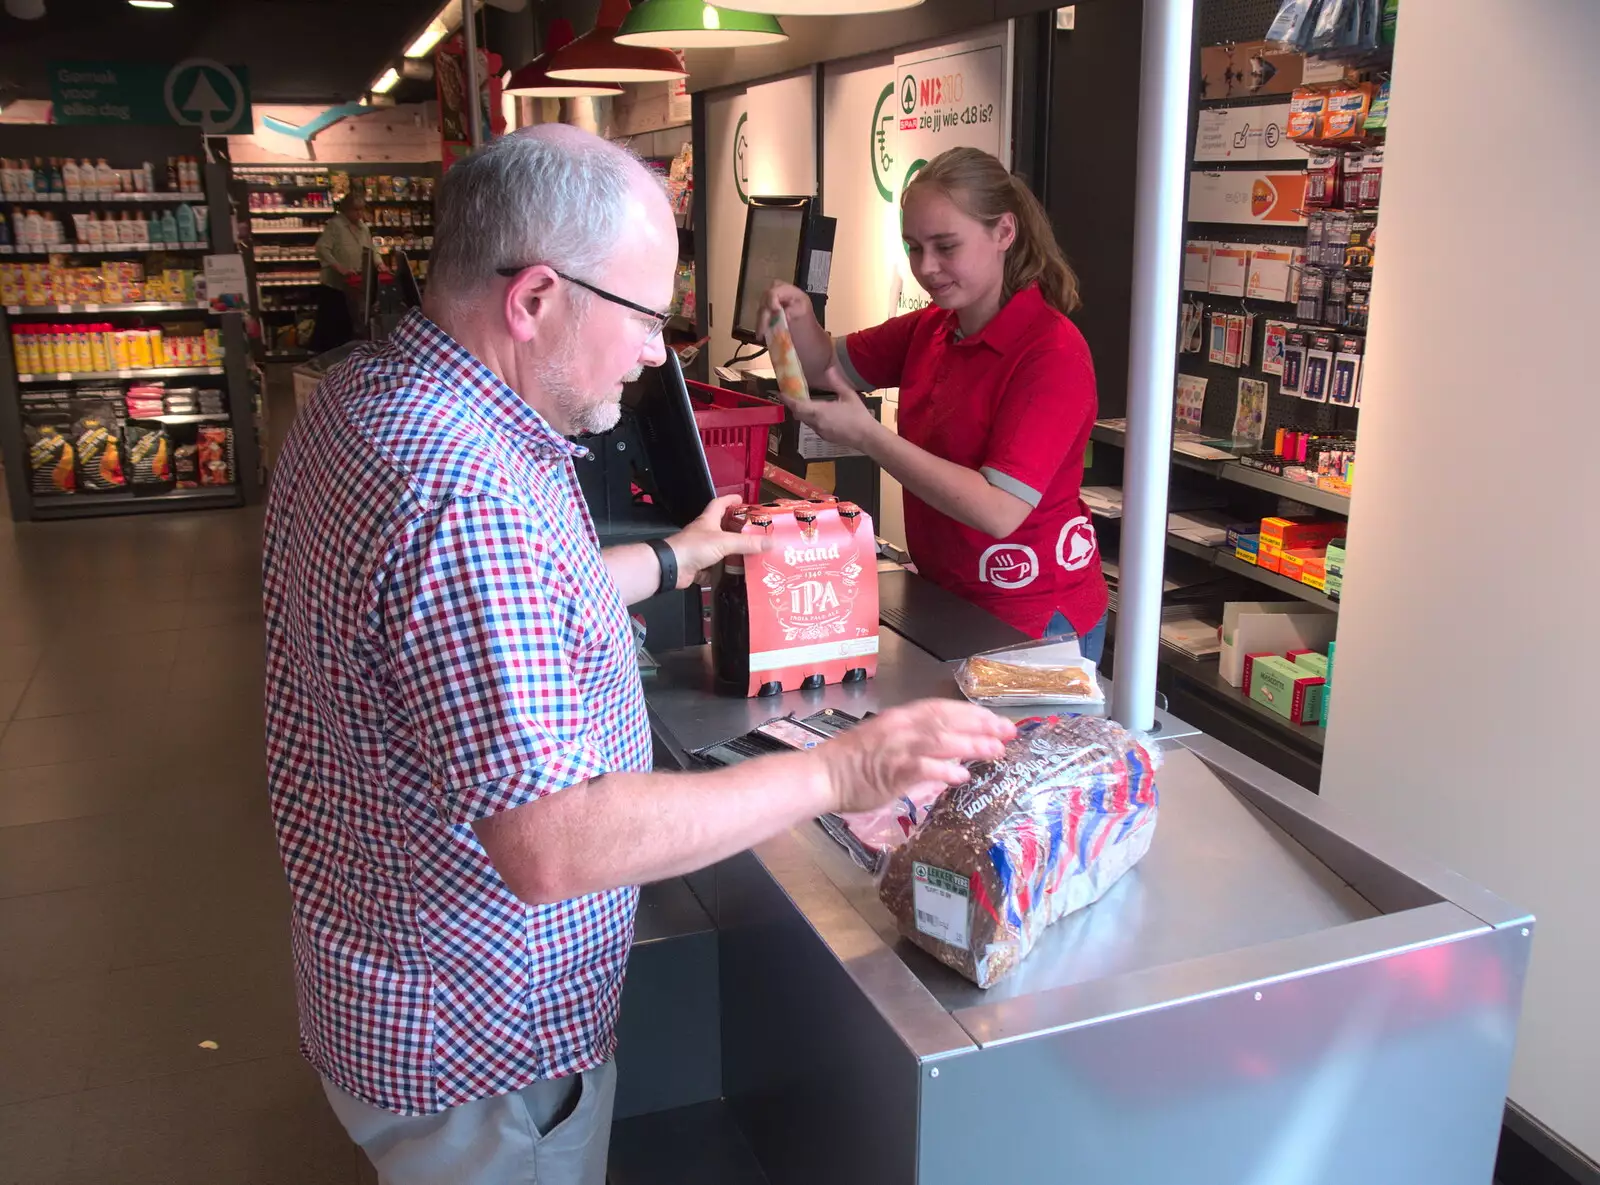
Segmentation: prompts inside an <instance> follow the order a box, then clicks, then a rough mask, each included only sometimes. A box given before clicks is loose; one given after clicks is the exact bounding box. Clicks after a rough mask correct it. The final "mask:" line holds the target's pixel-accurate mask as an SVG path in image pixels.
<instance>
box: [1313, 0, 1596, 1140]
mask: <svg viewBox="0 0 1600 1185" xmlns="http://www.w3.org/2000/svg"><path fill="white" fill-rule="evenodd" d="M1597 47H1600V4H1596V3H1594V0H1523V2H1522V3H1518V4H1515V5H1511V6H1507V5H1506V4H1504V3H1503V0H1406V3H1405V5H1404V7H1403V9H1402V12H1401V16H1400V26H1399V43H1398V46H1397V53H1396V58H1395V88H1394V113H1393V119H1392V125H1391V133H1390V136H1389V145H1390V147H1389V152H1388V159H1387V162H1386V169H1385V173H1384V193H1383V210H1382V221H1381V229H1380V232H1379V239H1380V251H1379V258H1378V268H1377V275H1376V287H1375V290H1374V292H1373V302H1372V306H1373V308H1372V326H1373V329H1372V333H1371V336H1370V338H1369V350H1370V354H1369V358H1368V363H1367V376H1366V382H1365V387H1364V389H1363V396H1362V417H1361V421H1362V422H1361V446H1360V454H1359V460H1358V463H1357V470H1356V488H1355V498H1354V502H1353V504H1352V515H1351V520H1350V571H1349V575H1348V578H1347V580H1346V584H1345V597H1344V601H1343V604H1342V607H1341V611H1340V625H1339V651H1338V658H1337V663H1336V668H1335V679H1334V691H1333V711H1332V716H1331V720H1330V733H1329V738H1328V747H1327V756H1326V762H1325V766H1324V775H1323V784H1322V792H1323V794H1324V796H1325V797H1327V798H1328V799H1329V800H1330V801H1332V802H1333V803H1335V804H1337V805H1338V806H1340V807H1343V808H1345V809H1347V810H1351V811H1353V812H1355V813H1356V814H1358V815H1360V816H1363V817H1365V818H1367V819H1370V820H1373V821H1375V822H1377V823H1379V824H1381V825H1383V826H1385V827H1387V828H1391V829H1393V830H1395V831H1397V832H1401V833H1405V834H1407V835H1409V836H1410V837H1412V838H1413V839H1414V840H1415V842H1416V843H1417V844H1418V845H1419V847H1420V848H1422V849H1424V850H1426V851H1428V852H1429V853H1431V854H1432V855H1433V856H1434V857H1436V858H1438V859H1441V860H1442V861H1444V862H1445V863H1447V864H1449V865H1450V866H1452V867H1453V868H1455V869H1457V870H1458V871H1460V872H1461V873H1463V874H1464V875H1466V876H1467V877H1469V878H1471V879H1472V880H1475V881H1477V882H1479V883H1481V884H1483V885H1485V886H1486V887H1488V888H1490V889H1492V890H1494V891H1495V892H1497V893H1499V894H1501V895H1502V896H1504V897H1506V898H1508V899H1509V900H1511V901H1512V902H1513V903H1515V904H1516V905H1518V906H1522V907H1525V908H1528V909H1531V910H1533V911H1534V912H1535V913H1536V914H1537V915H1538V918H1539V925H1538V929H1537V931H1536V932H1535V936H1534V945H1533V967H1532V972H1531V974H1530V977H1529V981H1528V993H1527V997H1526V1001H1525V1005H1524V1011H1523V1019H1522V1028H1521V1032H1520V1038H1519V1046H1518V1054H1517V1062H1516V1068H1515V1071H1514V1073H1513V1078H1512V1084H1511V1097H1512V1099H1513V1100H1515V1101H1516V1102H1517V1103H1519V1104H1520V1105H1522V1106H1523V1107H1525V1108H1527V1109H1528V1110H1529V1111H1530V1112H1532V1113H1533V1115H1534V1116H1535V1117H1537V1118H1538V1119H1540V1120H1542V1121H1543V1122H1544V1123H1545V1124H1546V1125H1548V1126H1549V1127H1551V1128H1553V1129H1554V1130H1555V1131H1556V1132H1557V1133H1558V1134H1560V1135H1561V1136H1563V1137H1564V1138H1565V1139H1566V1140H1568V1141H1570V1142H1571V1143H1573V1144H1575V1145H1577V1146H1578V1147H1579V1148H1580V1149H1581V1150H1583V1151H1584V1152H1585V1153H1586V1154H1587V1155H1589V1156H1590V1157H1593V1158H1596V1159H1600V1005H1597V1003H1596V998H1597V997H1596V990H1595V985H1596V983H1597V982H1600V855H1597V853H1596V837H1597V836H1600V772H1597V770H1600V756H1597V754H1596V753H1595V752H1594V751H1593V750H1592V749H1590V747H1589V746H1590V745H1592V744H1594V743H1595V740H1596V737H1597V733H1600V730H1596V729H1595V725H1594V711H1593V707H1592V704H1593V700H1594V698H1595V697H1594V695H1593V691H1592V680H1593V678H1594V675H1595V672H1596V670H1597V669H1600V643H1597V641H1596V639H1597V638H1600V630H1597V628H1596V609H1595V605H1596V589H1597V586H1600V561H1597V560H1596V558H1595V551H1594V549H1595V546H1596V543H1597V541H1600V531H1597V530H1596V528H1595V521H1596V520H1595V518H1594V516H1595V514H1596V513H1597V511H1600V481H1597V478H1596V474H1597V473H1600V464H1597V462H1596V459H1595V454H1594V448H1595V436H1594V432H1593V429H1592V424H1593V407H1594V403H1595V392H1596V386H1597V385H1596V381H1595V371H1594V365H1595V363H1594V357H1595V350H1596V337H1597V335H1596V331H1595V315H1594V309H1595V297H1594V288H1595V284H1596V281H1597V279H1600V224H1597V223H1596V220H1595V219H1596V211H1597V210H1600V201H1597V198H1596V195H1597V194H1600V154H1597V153H1596V152H1595V150H1594V145H1593V139H1594V134H1593V122H1592V114H1591V110H1590V109H1591V107H1592V104H1591V103H1590V102H1589V101H1588V95H1587V89H1588V88H1589V87H1590V86H1591V85H1592V78H1593V73H1594V55H1595V51H1596V48H1597ZM1490 79H1493V80H1497V81H1493V82H1487V81H1486V80H1490ZM1483 86H1488V91H1487V92H1486V93H1485V96H1484V99H1485V101H1483V102H1481V103H1471V104H1469V107H1468V108H1463V107H1462V106H1461V104H1460V98H1461V96H1462V94H1463V93H1464V91H1463V88H1465V91H1466V92H1472V91H1473V90H1474V88H1478V87H1483Z"/></svg>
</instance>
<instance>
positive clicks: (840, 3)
mask: <svg viewBox="0 0 1600 1185" xmlns="http://www.w3.org/2000/svg"><path fill="white" fill-rule="evenodd" d="M921 3H922V0H723V4H722V7H723V8H737V9H738V10H739V11H740V12H761V13H769V14H771V15H773V16H855V15H856V14H858V13H863V12H893V11H896V10H898V9H901V8H915V7H916V6H917V5H919V4H921Z"/></svg>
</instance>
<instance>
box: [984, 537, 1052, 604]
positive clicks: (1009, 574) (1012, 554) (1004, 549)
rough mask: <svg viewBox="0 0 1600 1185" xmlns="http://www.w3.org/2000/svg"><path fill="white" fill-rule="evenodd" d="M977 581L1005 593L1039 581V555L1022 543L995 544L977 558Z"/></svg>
mask: <svg viewBox="0 0 1600 1185" xmlns="http://www.w3.org/2000/svg"><path fill="white" fill-rule="evenodd" d="M978 579H979V580H981V581H982V582H983V583H984V584H992V585H994V587H996V588H998V589H1003V590H1005V591H1006V592H1014V591H1015V590H1017V589H1019V588H1027V587H1028V585H1030V584H1032V583H1033V582H1034V581H1035V580H1037V579H1039V553H1038V552H1036V551H1034V550H1033V548H1031V547H1028V546H1027V545H1026V544H1022V543H996V544H995V545H994V546H993V547H991V548H990V549H989V550H988V551H986V552H984V553H983V554H982V555H981V556H979V557H978Z"/></svg>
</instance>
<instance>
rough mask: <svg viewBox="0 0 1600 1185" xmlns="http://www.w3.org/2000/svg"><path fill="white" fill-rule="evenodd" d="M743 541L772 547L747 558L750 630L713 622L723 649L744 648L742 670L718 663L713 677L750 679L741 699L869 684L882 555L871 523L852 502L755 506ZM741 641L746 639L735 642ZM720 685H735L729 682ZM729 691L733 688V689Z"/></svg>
mask: <svg viewBox="0 0 1600 1185" xmlns="http://www.w3.org/2000/svg"><path fill="white" fill-rule="evenodd" d="M749 510H750V513H749V514H748V515H747V516H746V520H745V526H744V532H745V533H746V534H755V533H761V534H766V535H767V536H769V538H770V539H771V545H770V547H769V548H768V549H767V550H766V551H765V552H762V553H761V554H759V555H753V556H748V557H746V558H745V560H744V594H743V597H742V598H722V597H720V596H719V605H726V606H728V608H727V609H725V610H724V613H725V614H726V613H728V612H733V613H738V611H739V610H738V604H739V601H740V600H741V599H742V601H743V603H744V615H745V616H746V624H747V626H748V629H747V631H740V630H739V629H738V628H737V627H738V623H737V622H729V621H726V620H724V621H721V622H716V621H714V622H713V628H714V629H715V631H716V634H717V636H718V637H719V638H721V639H724V650H725V651H727V650H728V649H731V648H732V647H733V646H736V645H739V644H740V643H742V644H743V645H744V646H745V647H746V648H747V650H748V662H747V664H740V663H738V662H736V661H726V660H728V659H731V658H737V657H742V656H731V655H727V654H726V653H725V654H724V657H723V659H719V670H721V669H726V670H728V671H730V672H731V671H732V670H734V669H735V668H739V669H741V670H742V671H747V672H748V676H747V679H746V684H745V688H744V693H745V694H746V695H750V696H754V695H770V694H774V693H776V692H778V691H780V690H781V691H795V690H798V689H799V688H800V687H801V686H807V687H820V686H822V685H823V684H826V683H842V682H855V681H857V680H861V679H867V678H870V677H872V676H873V675H875V674H876V673H877V670H878V553H877V540H876V539H875V537H874V535H873V530H872V519H871V517H870V516H869V515H867V514H866V512H864V511H863V510H862V509H861V508H860V507H858V506H856V505H855V504H854V503H851V502H828V503H823V504H813V503H801V504H800V505H798V506H794V507H787V508H781V509H780V508H771V507H751V508H749ZM741 633H742V634H743V637H741V636H740V635H741ZM724 682H725V683H728V684H732V683H733V682H734V681H733V680H730V679H725V680H724ZM729 690H736V687H734V686H730V687H729Z"/></svg>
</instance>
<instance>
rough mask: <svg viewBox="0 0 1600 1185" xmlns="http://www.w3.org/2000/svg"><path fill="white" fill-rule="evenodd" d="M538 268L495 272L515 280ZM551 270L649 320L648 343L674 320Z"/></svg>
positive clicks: (525, 265) (513, 268) (499, 269)
mask: <svg viewBox="0 0 1600 1185" xmlns="http://www.w3.org/2000/svg"><path fill="white" fill-rule="evenodd" d="M537 266H538V265H537V264H532V263H527V264H523V265H522V266H521V267H497V268H495V269H494V270H495V272H496V274H497V275H502V276H505V277H506V278H507V279H515V278H516V277H517V276H520V275H521V274H522V273H523V272H525V271H527V270H528V269H529V268H530V267H537ZM550 270H551V271H553V272H555V273H556V275H558V276H560V277H561V278H562V279H563V280H565V281H566V282H567V283H569V284H576V285H577V286H578V287H579V288H583V289H586V290H587V291H589V292H592V293H594V294H595V295H596V296H598V297H599V298H600V299H601V300H609V301H610V302H611V303H612V304H616V305H621V306H622V307H623V308H625V309H628V310H629V311H630V312H635V313H638V314H639V315H640V316H641V317H645V318H647V319H648V320H649V322H650V333H649V335H648V336H647V337H646V339H645V340H646V341H648V340H649V339H650V338H652V337H655V336H656V334H658V333H660V332H661V331H662V330H663V329H665V328H666V327H667V322H668V321H669V320H671V319H672V314H671V313H658V312H657V311H656V310H655V309H651V308H646V307H645V306H644V305H642V304H635V303H634V302H633V301H631V300H629V299H628V298H627V297H625V296H618V295H617V294H616V293H615V292H607V291H606V290H605V289H604V288H598V287H596V286H595V285H593V284H591V283H589V282H588V281H587V280H580V279H578V277H577V276H569V275H567V273H566V272H562V271H556V269H555V268H551V269H550Z"/></svg>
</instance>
